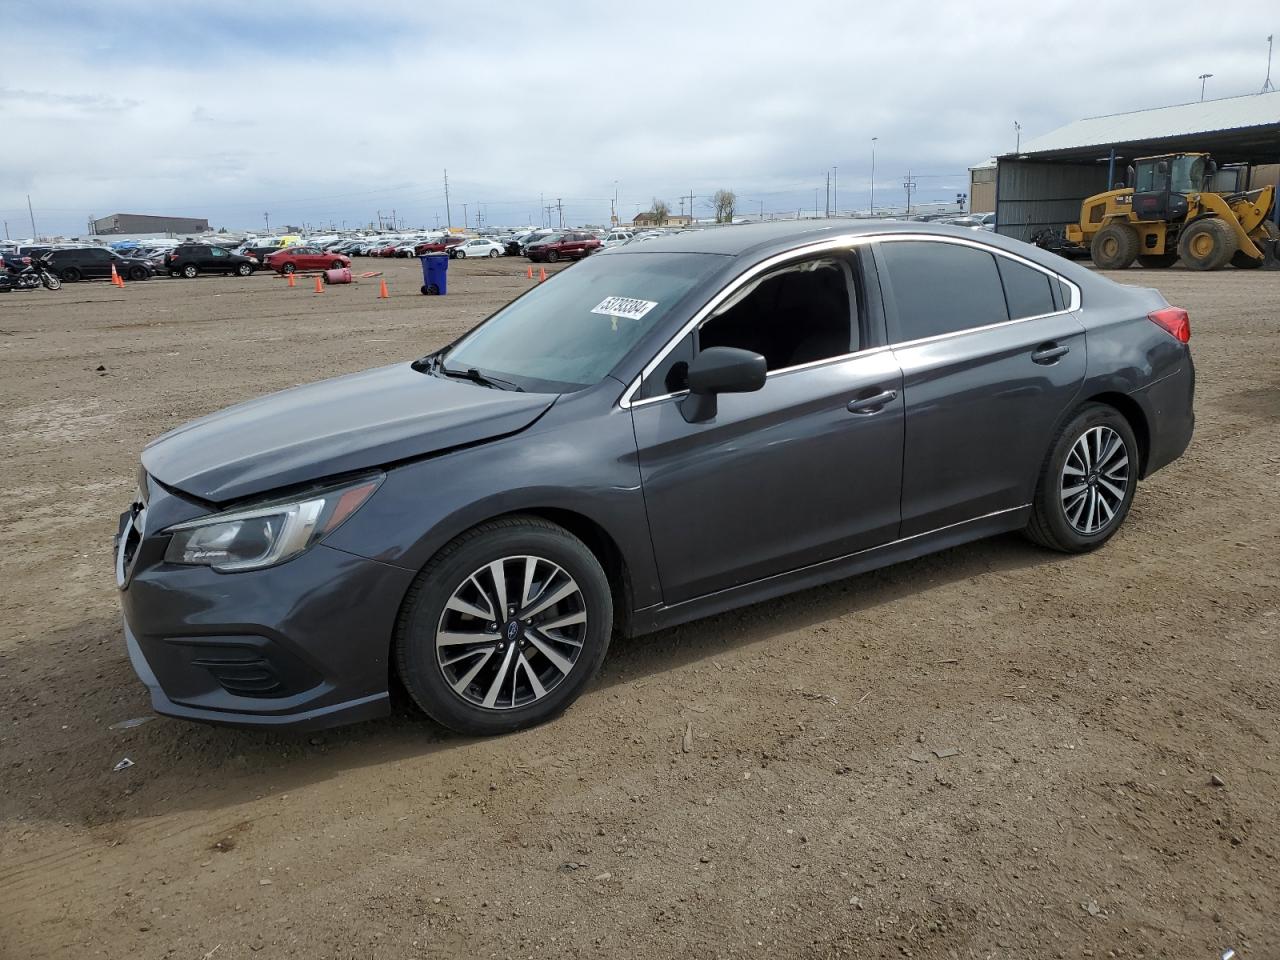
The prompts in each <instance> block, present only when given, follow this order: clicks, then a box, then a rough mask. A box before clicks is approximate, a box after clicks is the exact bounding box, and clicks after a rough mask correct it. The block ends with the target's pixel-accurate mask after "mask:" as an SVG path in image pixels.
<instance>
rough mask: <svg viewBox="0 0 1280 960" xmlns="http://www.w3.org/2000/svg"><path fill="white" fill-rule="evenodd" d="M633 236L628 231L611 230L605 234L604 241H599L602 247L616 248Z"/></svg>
mask: <svg viewBox="0 0 1280 960" xmlns="http://www.w3.org/2000/svg"><path fill="white" fill-rule="evenodd" d="M634 236H635V234H634V233H633V232H632V231H630V230H611V231H609V232H608V233H606V234H605V236H604V239H603V240H601V241H600V246H602V247H616V246H620V245H621V244H624V243H626V242H627V241H628V240H630V239H631V238H632V237H634Z"/></svg>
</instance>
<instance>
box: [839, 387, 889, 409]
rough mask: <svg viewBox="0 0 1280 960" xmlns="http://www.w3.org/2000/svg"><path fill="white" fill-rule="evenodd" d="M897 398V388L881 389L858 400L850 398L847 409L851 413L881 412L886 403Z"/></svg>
mask: <svg viewBox="0 0 1280 960" xmlns="http://www.w3.org/2000/svg"><path fill="white" fill-rule="evenodd" d="M897 398H898V391H897V390H881V391H880V392H879V393H873V394H872V395H871V396H869V397H859V398H858V399H857V400H850V401H849V405H848V406H847V407H846V408H845V409H846V410H848V411H849V412H850V413H861V414H870V413H879V412H880V411H881V410H883V409H884V407H885V404H888V403H892V402H893V401H894V400H896V399H897Z"/></svg>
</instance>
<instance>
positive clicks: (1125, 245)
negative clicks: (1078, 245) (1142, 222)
mask: <svg viewBox="0 0 1280 960" xmlns="http://www.w3.org/2000/svg"><path fill="white" fill-rule="evenodd" d="M1138 249H1139V242H1138V231H1137V230H1134V229H1133V227H1131V226H1129V225H1128V224H1127V223H1108V224H1107V225H1106V226H1105V227H1103V228H1102V229H1101V230H1099V231H1098V232H1097V233H1096V234H1094V237H1093V241H1092V242H1091V243H1090V244H1089V254H1090V256H1092V257H1093V263H1094V266H1096V267H1098V268H1099V269H1101V270H1127V269H1128V268H1129V267H1131V266H1132V265H1133V261H1134V260H1136V259H1137V258H1138Z"/></svg>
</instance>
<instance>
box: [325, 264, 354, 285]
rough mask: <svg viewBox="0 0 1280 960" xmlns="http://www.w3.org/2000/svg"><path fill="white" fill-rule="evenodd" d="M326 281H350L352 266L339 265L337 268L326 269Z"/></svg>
mask: <svg viewBox="0 0 1280 960" xmlns="http://www.w3.org/2000/svg"><path fill="white" fill-rule="evenodd" d="M324 282H325V283H350V282H351V268H350V267H339V268H338V269H337V270H326V271H325V272H324Z"/></svg>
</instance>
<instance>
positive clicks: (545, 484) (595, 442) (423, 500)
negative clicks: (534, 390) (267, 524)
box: [325, 391, 661, 609]
mask: <svg viewBox="0 0 1280 960" xmlns="http://www.w3.org/2000/svg"><path fill="white" fill-rule="evenodd" d="M615 392H616V391H615ZM590 393H592V394H596V393H597V392H596V391H591V392H590ZM604 394H605V395H604V396H602V395H596V396H592V397H582V398H581V400H579V398H573V397H570V398H565V399H563V400H561V401H560V402H558V403H557V404H556V405H555V406H554V407H553V408H552V410H551V411H549V412H548V414H547V415H546V416H544V417H543V418H542V420H540V421H539V422H538V423H537V424H535V425H534V426H532V427H530V428H529V429H527V430H525V431H523V432H521V433H519V434H516V435H514V436H510V437H506V438H504V439H501V440H495V441H492V442H489V443H483V444H480V445H477V446H475V447H469V448H466V449H462V450H456V451H454V452H452V453H449V454H445V455H443V456H438V457H430V458H427V459H423V460H419V461H416V462H411V463H406V464H402V465H400V466H396V467H393V468H391V469H389V470H388V473H387V479H386V481H385V482H384V483H383V484H382V487H381V488H380V489H379V490H378V492H377V493H376V494H374V496H373V497H372V498H371V499H370V500H369V502H368V503H366V504H365V505H364V507H362V508H361V510H360V512H359V514H357V516H356V517H354V518H353V519H352V521H351V522H349V523H347V524H344V525H343V526H342V527H340V528H339V529H338V530H337V531H335V532H334V534H333V535H331V536H330V537H329V538H328V539H327V540H326V541H325V542H326V543H327V544H329V545H330V546H333V547H336V548H337V549H340V550H346V551H349V552H351V553H355V554H358V555H360V556H363V557H368V558H370V559H373V560H378V561H380V562H382V563H388V564H393V565H395V566H398V567H402V568H405V569H408V570H415V571H416V570H420V569H421V568H422V567H423V566H425V565H426V563H427V561H428V560H430V559H431V557H432V556H434V555H435V554H436V553H437V552H438V551H439V550H440V549H441V548H442V547H443V546H444V545H445V544H447V543H448V542H449V541H450V540H452V539H453V538H454V537H456V536H458V535H459V534H461V533H463V532H465V531H466V530H469V529H471V528H472V527H474V526H476V525H477V524H480V523H483V522H484V521H486V520H489V519H492V518H493V517H496V516H501V515H503V514H509V513H519V512H522V511H537V510H561V511H568V512H571V513H574V514H577V515H579V516H581V517H585V518H586V519H588V520H590V521H591V522H592V523H594V524H595V525H596V526H598V527H599V528H600V529H601V530H603V531H604V532H605V533H606V534H607V535H608V536H609V537H610V538H611V539H612V540H613V542H614V543H615V544H616V546H617V548H618V551H619V553H620V554H621V555H622V557H623V558H624V560H625V562H626V564H627V567H628V570H629V573H630V578H631V584H630V585H631V590H632V596H633V600H634V603H635V606H636V608H637V609H639V608H642V607H645V606H649V605H651V604H654V603H658V602H659V601H660V600H661V591H660V586H659V581H658V574H657V568H656V564H655V562H654V558H653V546H652V543H651V541H650V539H649V526H648V519H647V517H646V514H645V508H644V497H643V493H642V491H641V486H640V470H639V466H638V463H637V457H636V444H635V433H634V431H633V429H632V426H631V415H630V411H627V410H621V409H618V408H617V407H615V406H612V405H611V401H609V400H608V399H606V397H607V391H605V392H604ZM587 401H594V402H595V403H598V404H609V409H608V412H607V413H598V412H597V413H594V414H591V415H584V414H585V413H586V411H584V410H582V409H581V407H582V406H583V403H584V402H587Z"/></svg>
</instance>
